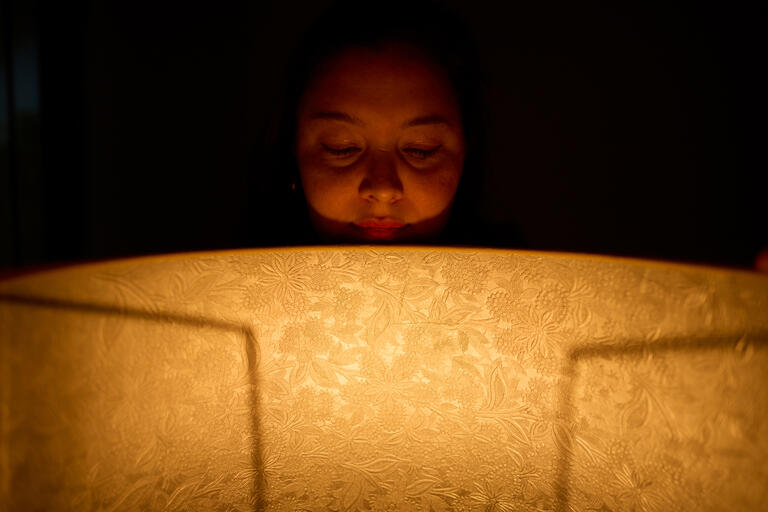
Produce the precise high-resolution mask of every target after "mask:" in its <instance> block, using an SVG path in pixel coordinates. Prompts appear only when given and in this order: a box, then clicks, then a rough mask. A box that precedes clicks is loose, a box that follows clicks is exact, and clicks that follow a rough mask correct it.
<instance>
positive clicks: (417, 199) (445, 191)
mask: <svg viewBox="0 0 768 512" xmlns="http://www.w3.org/2000/svg"><path fill="white" fill-rule="evenodd" d="M460 177H461V168H460V167H451V168H448V169H443V170H441V171H439V172H437V173H435V174H432V175H429V176H419V175H418V174H416V175H413V176H412V177H411V179H410V180H409V181H410V183H409V184H407V185H406V186H408V185H410V186H409V187H408V188H410V198H411V201H412V202H413V205H414V207H415V208H416V210H418V212H419V214H420V215H421V216H422V217H433V216H435V215H438V214H440V213H442V212H444V211H445V210H446V209H447V208H448V207H449V206H450V205H451V202H452V201H453V198H454V197H455V196H456V190H457V188H458V184H459V178H460Z"/></svg>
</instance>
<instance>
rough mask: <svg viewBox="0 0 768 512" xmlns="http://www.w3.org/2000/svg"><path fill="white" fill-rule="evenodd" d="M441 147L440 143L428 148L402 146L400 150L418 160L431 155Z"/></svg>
mask: <svg viewBox="0 0 768 512" xmlns="http://www.w3.org/2000/svg"><path fill="white" fill-rule="evenodd" d="M441 147H442V145H441V144H439V145H437V146H435V147H433V148H429V149H423V148H404V149H403V150H402V151H403V153H405V154H407V155H409V156H412V157H413V158H417V159H419V160H426V159H427V158H429V157H431V156H433V155H434V154H435V153H437V152H438V151H439V150H440V148H441Z"/></svg>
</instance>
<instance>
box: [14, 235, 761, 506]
mask: <svg viewBox="0 0 768 512" xmlns="http://www.w3.org/2000/svg"><path fill="white" fill-rule="evenodd" d="M766 311H768V278H766V277H764V276H758V275H753V274H749V273H743V272H736V271H724V270H716V269H707V268H703V267H689V266H683V265H671V264H659V263H651V262H643V261H635V260H622V259H613V258H605V257H589V256H579V255H557V254H536V253H526V252H514V251H505V250H471V249H441V248H431V247H422V248H416V247H337V248H299V249H274V250H272V249H267V250H254V251H234V252H221V253H212V254H211V253H208V254H189V255H180V256H162V257H151V258H140V259H134V260H125V261H116V262H106V263H97V264H89V265H82V266H79V267H70V268H67V269H62V270H56V271H50V272H43V273H40V274H35V275H29V276H26V277H22V278H17V279H14V280H9V281H5V282H3V283H0V342H1V344H0V370H1V371H0V384H1V386H0V390H1V391H2V392H1V393H0V400H2V411H3V412H2V416H0V424H1V425H2V431H1V432H0V453H2V454H3V455H2V457H3V459H2V464H0V483H2V485H0V510H9V511H16V510H71V509H77V510H94V511H96V510H102V511H106V510H109V511H121V510H168V511H172V510H221V511H246V510H248V511H253V510H269V511H273V510H274V511H277V510H291V511H295V510H304V511H307V510H312V511H314V510H318V511H342V510H350V511H351V510H365V511H394V510H413V511H416V510H419V511H449V510H456V511H471V512H479V511H531V512H532V511H542V510H563V511H564V510H595V511H598V510H599V511H613V512H617V511H657V510H658V511H662V510H663V511H675V510H680V511H683V510H685V511H689V510H690V511H700V510H712V511H715V510H760V509H762V508H764V503H766V501H767V500H768V494H766V493H768V469H766V466H765V462H764V461H765V460H766V458H768V386H767V385H766V384H768V382H766V379H768V355H767V354H766V342H768V336H767V334H768V315H766V314H765V313H766Z"/></svg>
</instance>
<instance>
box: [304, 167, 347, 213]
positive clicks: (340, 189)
mask: <svg viewBox="0 0 768 512" xmlns="http://www.w3.org/2000/svg"><path fill="white" fill-rule="evenodd" d="M300 174H301V185H302V187H303V188H304V195H305V197H306V199H307V203H309V205H310V206H311V207H312V208H313V209H314V210H315V211H317V212H318V213H320V214H321V215H323V216H326V217H328V218H331V219H337V220H344V219H345V218H346V217H347V216H348V214H350V213H351V212H349V211H347V210H349V209H350V208H349V205H350V204H351V202H352V201H354V199H355V197H356V190H357V188H356V186H355V184H354V180H352V179H351V177H350V176H345V175H342V174H340V173H333V172H329V170H327V169H317V168H315V167H313V166H311V165H309V166H307V165H303V166H300Z"/></svg>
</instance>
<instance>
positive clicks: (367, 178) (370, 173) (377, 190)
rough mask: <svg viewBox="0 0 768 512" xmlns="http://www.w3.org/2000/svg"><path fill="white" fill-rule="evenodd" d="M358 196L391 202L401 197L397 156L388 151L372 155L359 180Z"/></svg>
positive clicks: (401, 187)
mask: <svg viewBox="0 0 768 512" xmlns="http://www.w3.org/2000/svg"><path fill="white" fill-rule="evenodd" d="M359 192H360V197H362V198H363V199H365V200H366V201H375V202H380V203H385V204H393V203H396V202H397V201H399V200H400V199H402V197H403V183H402V182H401V181H400V176H399V174H398V171H397V158H396V156H395V155H392V154H391V153H390V152H383V151H382V152H381V153H380V154H376V155H372V156H371V157H370V160H369V162H367V165H366V168H365V174H364V175H363V179H362V181H361V182H360V188H359Z"/></svg>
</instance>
